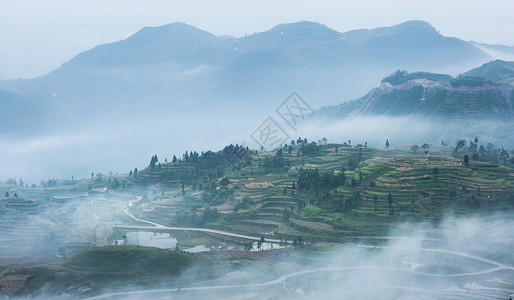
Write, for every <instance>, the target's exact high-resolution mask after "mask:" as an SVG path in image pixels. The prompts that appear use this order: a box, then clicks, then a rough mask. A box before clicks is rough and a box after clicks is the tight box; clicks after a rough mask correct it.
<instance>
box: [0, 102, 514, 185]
mask: <svg viewBox="0 0 514 300" xmlns="http://www.w3.org/2000/svg"><path fill="white" fill-rule="evenodd" d="M213 115H214V117H213ZM267 117H271V118H272V119H273V120H276V121H277V123H278V124H279V126H280V127H281V128H282V129H283V131H281V132H282V133H281V136H280V138H282V137H285V139H284V140H285V141H287V142H289V141H290V140H291V139H295V140H296V139H297V138H298V137H299V136H301V137H302V138H307V139H308V140H309V141H318V140H319V139H321V138H323V137H325V138H327V139H328V141H329V142H334V143H343V142H347V141H348V140H350V141H351V144H352V145H357V144H362V145H363V144H364V143H365V142H367V143H368V146H369V147H378V148H383V147H384V143H385V141H386V139H388V140H389V142H390V143H391V147H394V146H399V145H405V144H409V145H413V144H418V145H422V144H423V143H429V144H433V145H440V143H441V141H445V142H447V143H449V145H450V146H451V145H452V144H453V145H455V143H456V142H457V141H458V140H459V139H462V138H463V139H466V140H467V141H469V140H471V139H474V138H475V137H478V138H479V143H480V144H483V145H484V146H485V144H486V143H488V142H491V143H493V144H494V145H495V146H497V147H505V148H509V147H512V145H514V139H513V138H512V136H511V135H510V131H511V130H510V129H511V128H512V127H511V124H506V123H502V122H499V121H469V122H460V123H458V124H456V123H450V122H449V121H436V120H426V119H424V118H421V117H387V116H380V117H354V118H347V119H343V120H320V119H319V118H316V119H309V116H307V115H306V116H305V117H304V119H303V120H301V119H300V118H298V124H297V126H295V127H291V126H289V125H288V124H286V123H285V122H283V121H281V118H280V116H279V115H277V114H276V113H275V111H274V108H273V107H271V108H270V109H269V111H268V110H266V109H262V110H261V112H256V113H255V114H253V113H252V112H246V113H240V114H238V113H233V112H231V111H221V112H219V111H218V112H216V113H213V114H209V113H197V112H195V113H194V114H193V113H191V115H188V114H177V113H175V114H170V115H167V116H162V115H161V116H157V115H156V116H155V117H154V118H151V119H138V118H134V119H130V120H128V121H127V120H123V121H110V122H106V123H102V122H99V121H93V120H92V121H91V124H88V126H85V127H83V128H82V129H70V130H66V129H62V130H61V131H60V132H50V133H48V134H43V135H37V136H32V137H13V136H0V165H1V166H2V168H1V169H0V180H7V179H8V178H18V179H19V178H22V179H23V181H24V182H26V183H29V185H30V184H33V183H36V184H39V182H40V181H41V180H48V179H52V178H71V177H72V176H73V177H74V178H75V179H79V178H83V177H88V176H90V174H91V172H94V173H95V174H96V173H103V174H107V173H109V172H110V171H112V172H114V173H126V172H128V171H129V170H131V169H134V168H135V167H138V168H139V169H141V168H144V167H146V166H147V165H148V163H149V161H150V158H151V156H153V155H154V154H157V155H158V157H159V159H160V161H161V162H164V161H165V158H167V159H168V160H170V159H171V158H172V157H173V155H176V156H177V157H179V158H180V157H181V156H182V154H183V153H184V152H185V151H191V150H194V151H198V152H201V151H207V150H212V151H217V150H220V149H222V148H223V147H224V146H226V145H228V144H231V143H233V144H235V143H238V144H245V145H247V146H249V147H251V148H254V149H259V148H260V145H259V144H257V142H256V141H259V142H260V141H261V140H259V135H258V132H256V130H257V129H259V128H262V127H260V126H261V124H263V122H264V121H265V120H266V118H267ZM272 129H273V128H272ZM279 133H280V132H279ZM252 135H253V137H255V138H256V139H253V138H252ZM263 144H264V146H265V148H267V149H268V148H269V146H268V145H266V143H264V142H263ZM268 150H269V149H268Z"/></svg>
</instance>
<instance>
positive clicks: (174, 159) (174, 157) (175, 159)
mask: <svg viewBox="0 0 514 300" xmlns="http://www.w3.org/2000/svg"><path fill="white" fill-rule="evenodd" d="M172 162H174V163H176V162H177V157H176V156H175V155H173V160H172Z"/></svg>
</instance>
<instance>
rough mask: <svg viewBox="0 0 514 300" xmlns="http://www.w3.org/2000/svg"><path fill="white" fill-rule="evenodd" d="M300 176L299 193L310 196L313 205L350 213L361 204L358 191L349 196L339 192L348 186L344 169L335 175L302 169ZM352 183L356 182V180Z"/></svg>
mask: <svg viewBox="0 0 514 300" xmlns="http://www.w3.org/2000/svg"><path fill="white" fill-rule="evenodd" d="M298 175H299V177H298V184H297V186H298V191H299V192H300V193H303V194H305V195H307V196H308V198H309V200H310V204H311V205H314V206H318V207H321V208H324V209H330V210H334V211H342V212H348V211H351V210H352V209H354V208H356V207H357V206H358V205H359V203H360V202H361V199H362V198H361V195H360V192H359V191H358V190H353V191H352V192H350V193H347V194H344V193H342V192H339V191H338V189H337V188H338V187H340V186H343V185H345V184H347V179H346V175H345V170H344V169H343V170H342V171H341V172H340V173H338V174H334V173H333V172H327V173H320V172H319V170H318V169H303V168H302V169H300V171H299V174H298ZM352 182H355V179H354V178H352Z"/></svg>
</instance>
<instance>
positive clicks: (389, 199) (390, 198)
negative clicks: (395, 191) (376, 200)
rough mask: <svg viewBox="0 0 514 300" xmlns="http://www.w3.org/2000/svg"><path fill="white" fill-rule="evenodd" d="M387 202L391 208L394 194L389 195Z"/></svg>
mask: <svg viewBox="0 0 514 300" xmlns="http://www.w3.org/2000/svg"><path fill="white" fill-rule="evenodd" d="M387 203H389V208H391V206H392V205H393V195H391V193H389V194H388V195H387Z"/></svg>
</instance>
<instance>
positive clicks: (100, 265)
mask: <svg viewBox="0 0 514 300" xmlns="http://www.w3.org/2000/svg"><path fill="white" fill-rule="evenodd" d="M196 263H202V264H207V262H205V261H202V260H201V259H200V258H199V257H196V256H194V255H192V254H190V253H183V252H180V251H173V250H168V249H160V248H152V247H140V246H105V247H94V248H90V249H88V250H86V251H83V252H81V253H79V254H76V255H74V256H73V257H71V258H70V259H68V260H67V261H65V262H64V263H63V266H65V267H67V268H71V269H73V270H76V271H88V272H102V273H113V274H116V273H118V274H123V275H129V276H136V277H140V276H143V275H152V276H160V275H179V274H180V273H181V272H182V271H184V270H185V269H186V268H188V267H190V266H191V265H193V264H196Z"/></svg>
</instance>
